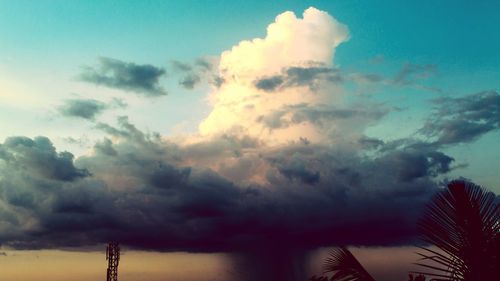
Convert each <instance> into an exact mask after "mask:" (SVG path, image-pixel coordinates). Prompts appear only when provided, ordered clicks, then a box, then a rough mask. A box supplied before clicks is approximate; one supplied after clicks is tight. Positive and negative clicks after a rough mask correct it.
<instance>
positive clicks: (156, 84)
mask: <svg viewBox="0 0 500 281" xmlns="http://www.w3.org/2000/svg"><path fill="white" fill-rule="evenodd" d="M165 74H166V71H165V70H164V69H162V68H158V67H155V66H152V65H149V64H143V65H140V64H135V63H131V62H123V61H120V60H117V59H112V58H106V57H101V58H99V66H98V67H89V66H86V67H84V68H83V71H82V73H80V75H79V78H80V79H81V80H82V81H86V82H90V83H94V84H96V85H102V86H106V87H110V88H116V89H120V90H125V91H129V92H135V93H137V94H141V95H143V96H146V97H157V96H163V95H166V94H167V92H166V91H165V90H164V89H163V88H162V87H161V86H160V78H161V76H163V75H165Z"/></svg>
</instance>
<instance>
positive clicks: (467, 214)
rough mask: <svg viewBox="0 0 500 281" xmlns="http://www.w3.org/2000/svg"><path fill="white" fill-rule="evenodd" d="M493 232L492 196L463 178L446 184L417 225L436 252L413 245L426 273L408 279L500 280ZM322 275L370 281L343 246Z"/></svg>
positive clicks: (498, 243) (495, 209)
mask: <svg viewBox="0 0 500 281" xmlns="http://www.w3.org/2000/svg"><path fill="white" fill-rule="evenodd" d="M499 230H500V204H498V202H497V201H496V196H495V194H494V193H492V192H489V191H487V190H485V189H483V188H482V187H480V186H478V185H475V184H473V183H471V182H467V181H464V180H455V181H452V182H450V183H449V184H448V186H447V188H446V189H444V190H442V191H440V192H438V194H436V196H435V197H434V198H433V199H432V200H431V202H429V203H428V205H427V207H426V209H425V211H424V213H423V215H422V218H421V219H420V220H419V222H418V231H419V233H420V238H421V239H422V241H423V242H425V243H428V244H432V245H434V246H435V247H437V248H438V249H439V250H435V249H433V248H428V247H427V248H426V247H419V248H421V249H422V250H423V252H421V253H417V254H418V255H420V256H421V260H422V261H423V262H420V263H416V264H417V265H419V266H422V267H424V268H426V269H431V270H432V272H414V273H417V274H419V275H417V276H416V277H415V278H414V277H413V275H412V274H410V275H409V280H410V281H425V279H426V278H425V276H429V277H432V279H431V280H436V281H490V280H500V274H499V272H498V269H499V268H500V234H499ZM424 262H425V263H424ZM324 273H333V276H332V277H331V278H330V280H331V281H374V279H373V277H371V276H370V274H369V273H368V272H367V271H366V270H365V269H364V268H363V266H362V265H361V264H360V263H359V262H358V260H357V259H356V258H355V257H354V256H353V255H352V253H351V252H350V251H349V250H348V249H347V248H345V247H340V248H335V249H334V250H332V251H331V253H330V256H329V257H328V258H327V259H326V260H325V263H324ZM424 275H425V276H424ZM313 277H314V278H318V279H311V280H320V281H322V280H327V279H326V277H315V276H313ZM319 278H324V279H319Z"/></svg>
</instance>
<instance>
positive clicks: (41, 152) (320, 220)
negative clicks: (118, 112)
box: [0, 117, 452, 251]
mask: <svg viewBox="0 0 500 281" xmlns="http://www.w3.org/2000/svg"><path fill="white" fill-rule="evenodd" d="M99 128H100V129H102V130H103V131H105V132H108V133H109V134H110V135H111V136H113V137H114V138H115V139H117V140H118V141H114V142H112V141H110V140H109V139H104V140H103V141H101V142H99V143H97V144H96V145H95V147H94V153H93V154H92V155H87V156H84V157H80V158H78V159H77V161H76V163H73V162H72V157H71V156H70V155H69V154H65V153H57V152H56V151H55V149H54V147H53V146H52V144H51V143H50V141H49V140H48V139H46V138H43V137H42V138H37V139H35V140H31V139H28V138H12V139H9V140H8V141H6V143H4V144H3V145H2V146H1V149H0V155H2V157H1V160H0V173H1V177H0V196H1V198H2V200H3V201H4V202H6V203H5V204H6V205H5V206H3V207H1V208H2V209H0V217H1V218H2V219H3V220H4V221H5V222H6V225H8V227H7V228H4V229H5V230H4V231H3V232H2V233H0V238H1V239H2V243H4V245H8V246H12V247H17V248H47V247H48V248H53V247H64V246H76V245H78V246H85V245H94V244H96V243H104V242H106V241H108V240H109V239H111V238H113V239H115V240H118V241H120V242H121V243H122V244H125V245H128V246H131V247H136V248H144V249H156V250H187V251H250V250H252V249H253V250H255V249H266V247H267V248H270V249H271V248H273V249H285V248H286V247H285V246H287V245H293V248H296V249H309V248H311V247H316V246H322V245H330V244H336V243H338V244H344V243H348V244H359V245H385V244H400V243H408V242H411V241H413V240H412V239H413V237H414V236H413V235H414V222H415V219H416V217H417V216H418V212H419V210H420V208H421V207H422V206H423V203H424V202H426V200H427V199H428V198H429V196H431V195H432V194H433V192H434V191H435V190H436V184H435V183H434V181H433V178H434V177H435V176H438V175H441V174H443V173H446V172H447V171H448V170H449V165H450V163H451V162H452V159H451V158H449V157H448V156H446V155H444V154H442V153H440V152H438V151H435V150H431V149H429V148H426V151H416V150H411V149H407V148H401V149H389V150H387V151H385V152H380V153H379V154H377V155H376V156H375V157H373V158H366V157H361V156H359V155H357V154H356V153H343V152H340V151H335V150H332V149H330V148H329V147H328V146H323V145H312V144H308V143H303V142H301V143H296V144H290V145H288V146H286V147H282V148H278V149H274V150H266V149H264V150H261V151H260V152H258V153H257V152H255V153H254V152H252V151H255V146H259V145H260V144H259V143H255V142H254V141H252V140H251V139H248V138H230V137H228V136H225V137H224V139H221V140H213V141H212V142H210V143H207V144H206V145H205V148H203V149H198V150H196V149H194V147H192V146H189V147H185V148H184V147H179V146H177V145H175V144H173V143H169V142H167V141H164V140H162V139H161V138H159V136H158V135H156V134H146V133H143V132H141V131H139V130H138V129H137V128H136V127H135V126H134V125H132V124H131V123H129V121H128V119H127V118H126V117H121V118H120V119H119V120H118V126H117V127H114V126H112V125H109V124H103V123H101V124H100V125H99ZM211 143H213V145H212V144H211ZM379 145H383V144H379ZM235 149H236V150H239V153H238V154H234V151H235ZM210 151H212V152H213V153H212V154H210ZM381 151H382V150H381ZM206 153H209V154H210V155H215V156H217V155H234V156H233V157H235V158H234V159H237V162H236V163H235V164H234V165H232V166H233V167H232V169H233V170H234V171H236V170H238V169H242V171H241V172H244V171H243V170H248V169H252V166H247V164H245V163H256V162H259V163H263V164H265V163H268V165H269V166H270V167H269V169H268V172H267V174H266V175H265V176H266V179H267V180H268V181H269V184H270V185H269V186H259V185H256V184H245V183H236V182H233V181H231V180H230V179H229V178H227V177H224V176H222V174H219V173H216V172H214V171H212V170H209V169H206V168H201V167H197V166H191V165H188V166H186V164H183V163H185V161H184V160H186V159H187V157H189V158H190V159H204V158H206V157H208V158H210V159H211V161H214V160H213V159H214V158H213V157H212V156H206V155H205V156H204V154H206ZM414 165H419V166H422V167H419V168H414V167H413V166H414ZM21 167H23V168H21ZM76 167H79V168H76ZM27 171H29V172H27ZM250 172H251V171H250ZM90 174H92V175H90ZM231 174H233V173H231ZM236 174H237V172H236ZM233 175H234V174H233ZM27 222H34V223H30V224H29V225H30V226H29V227H28V226H26V223H27ZM368 233H369V234H368ZM367 234H368V235H367ZM284 247H285V248H284Z"/></svg>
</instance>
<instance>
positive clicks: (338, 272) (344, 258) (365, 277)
mask: <svg viewBox="0 0 500 281" xmlns="http://www.w3.org/2000/svg"><path fill="white" fill-rule="evenodd" d="M323 270H324V273H333V276H332V278H331V279H330V280H333V281H375V279H373V277H372V276H371V275H370V274H369V273H368V272H367V271H366V270H365V268H364V267H363V266H362V265H361V264H360V263H359V261H358V260H357V259H356V258H355V257H354V256H353V254H352V253H351V252H350V251H349V250H348V249H347V248H345V247H340V248H335V249H333V250H332V251H331V252H330V256H329V257H328V258H327V259H326V260H325V263H324V264H323Z"/></svg>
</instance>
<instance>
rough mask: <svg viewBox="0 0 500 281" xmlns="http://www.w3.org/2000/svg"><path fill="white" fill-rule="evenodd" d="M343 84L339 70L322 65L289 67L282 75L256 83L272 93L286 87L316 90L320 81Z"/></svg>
mask: <svg viewBox="0 0 500 281" xmlns="http://www.w3.org/2000/svg"><path fill="white" fill-rule="evenodd" d="M325 80H326V81H330V82H335V83H338V82H342V81H343V78H342V76H341V75H340V73H339V71H338V70H337V69H333V68H330V67H325V66H322V65H312V66H306V67H298V66H294V67H288V68H284V69H283V70H282V71H281V74H279V75H274V76H269V77H261V78H259V79H256V80H255V81H254V86H255V87H256V88H257V89H260V90H264V91H268V92H272V91H275V90H277V89H281V88H286V87H298V86H308V87H310V88H311V89H315V88H316V87H317V84H318V82H319V81H325Z"/></svg>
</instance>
